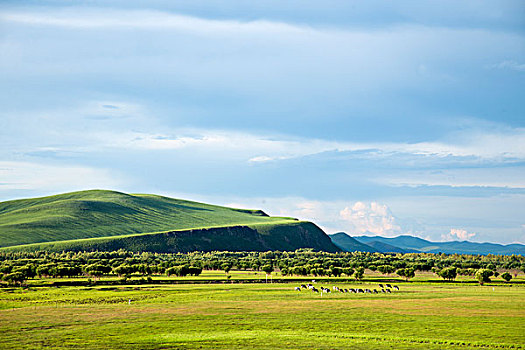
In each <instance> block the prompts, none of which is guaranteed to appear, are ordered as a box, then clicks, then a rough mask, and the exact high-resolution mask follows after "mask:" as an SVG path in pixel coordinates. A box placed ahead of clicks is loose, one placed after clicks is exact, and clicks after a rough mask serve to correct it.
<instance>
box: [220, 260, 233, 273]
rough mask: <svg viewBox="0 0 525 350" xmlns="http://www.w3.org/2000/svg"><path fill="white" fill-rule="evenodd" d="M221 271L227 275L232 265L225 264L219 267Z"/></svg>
mask: <svg viewBox="0 0 525 350" xmlns="http://www.w3.org/2000/svg"><path fill="white" fill-rule="evenodd" d="M221 269H222V270H224V272H225V273H228V272H230V270H231V269H232V264H230V263H229V262H226V263H224V264H222V265H221Z"/></svg>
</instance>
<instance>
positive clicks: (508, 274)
mask: <svg viewBox="0 0 525 350" xmlns="http://www.w3.org/2000/svg"><path fill="white" fill-rule="evenodd" d="M501 278H503V279H504V280H505V281H506V282H509V281H510V280H511V279H512V275H511V274H510V273H508V272H504V273H502V274H501Z"/></svg>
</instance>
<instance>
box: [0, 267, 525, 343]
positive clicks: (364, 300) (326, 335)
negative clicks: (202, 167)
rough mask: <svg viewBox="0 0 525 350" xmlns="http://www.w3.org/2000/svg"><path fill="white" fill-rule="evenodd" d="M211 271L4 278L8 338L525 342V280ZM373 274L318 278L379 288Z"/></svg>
mask: <svg viewBox="0 0 525 350" xmlns="http://www.w3.org/2000/svg"><path fill="white" fill-rule="evenodd" d="M263 275H264V274H263ZM203 277H207V278H208V283H204V284H191V283H182V284H169V285H155V284H150V285H119V286H97V285H95V286H91V287H78V286H77V287H60V288H58V287H36V285H37V284H30V286H29V287H28V288H25V289H22V288H3V289H1V290H0V330H1V333H0V348H2V349H39V348H54V349H68V348H82V349H108V348H126V349H171V348H175V349H200V348H211V349H236V348H253V349H276V348H291V349H348V348H353V349H393V348H395V349H444V348H447V349H471V348H472V349H479V348H483V349H492V348H516V349H522V348H525V326H524V325H525V285H523V284H521V283H513V284H504V283H495V284H489V285H484V286H479V285H475V284H465V283H437V282H428V281H418V282H410V283H404V282H396V284H397V285H398V286H399V287H400V291H396V292H393V293H392V294H382V293H380V294H341V293H329V294H326V293H325V294H323V295H322V296H321V295H320V294H315V293H313V292H311V291H306V290H302V291H300V292H298V291H295V290H294V287H295V286H298V285H299V283H295V282H291V283H239V282H240V281H238V280H237V281H224V280H221V279H222V275H221V274H217V275H216V276H215V278H216V279H214V278H212V276H211V275H208V276H206V275H204V276H203ZM245 277H247V276H243V275H241V274H240V272H239V274H236V273H234V272H233V271H232V278H233V279H235V278H245ZM251 277H252V278H256V277H262V276H260V275H258V276H255V275H251ZM370 277H371V278H373V276H370ZM367 280H368V281H367V282H354V281H341V280H333V281H328V282H327V281H323V282H320V281H318V282H316V283H315V284H316V286H317V287H319V286H324V287H332V286H334V285H335V286H338V287H342V288H351V287H352V288H355V287H357V288H371V289H373V288H378V286H377V283H376V282H373V281H372V280H370V279H367ZM183 281H184V279H180V281H179V282H183ZM187 281H188V282H189V280H187ZM216 282H220V283H216ZM232 282H235V283H232ZM31 285H32V286H31Z"/></svg>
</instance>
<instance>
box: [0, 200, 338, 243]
mask: <svg viewBox="0 0 525 350" xmlns="http://www.w3.org/2000/svg"><path fill="white" fill-rule="evenodd" d="M211 243H213V244H211ZM0 247H4V248H5V247H16V248H12V249H15V250H42V249H45V250H54V251H62V250H77V251H81V250H116V249H127V250H132V251H155V252H178V251H183V252H184V251H193V250H204V251H206V250H217V249H220V250H295V249H297V248H303V247H310V248H315V249H322V250H326V251H337V250H338V248H336V247H335V246H334V245H333V244H332V242H331V241H330V238H329V237H328V236H327V235H326V234H325V233H324V232H323V231H322V230H321V229H319V228H318V227H317V226H315V225H314V224H312V223H309V222H301V221H298V220H296V219H293V218H283V217H269V216H268V215H266V214H265V213H264V212H262V211H260V210H247V209H235V208H227V207H220V206H214V205H209V204H204V203H197V202H191V201H185V200H180V199H174V198H168V197H162V196H156V195H149V194H134V195H131V194H125V193H120V192H115V191H104V190H91V191H81V192H72V193H66V194H61V195H56V196H49V197H42V198H33V199H22V200H15V201H7V202H1V203H0Z"/></svg>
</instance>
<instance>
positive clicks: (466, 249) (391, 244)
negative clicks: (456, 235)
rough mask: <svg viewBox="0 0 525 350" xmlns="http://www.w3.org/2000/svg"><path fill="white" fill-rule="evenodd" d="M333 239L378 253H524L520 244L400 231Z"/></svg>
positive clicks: (344, 245) (346, 246) (340, 235)
mask: <svg viewBox="0 0 525 350" xmlns="http://www.w3.org/2000/svg"><path fill="white" fill-rule="evenodd" d="M330 238H331V239H332V242H334V244H335V245H337V246H338V247H340V248H341V249H342V250H344V251H356V250H358V251H366V252H381V253H444V254H475V255H487V254H498V255H512V254H517V255H525V245H523V244H508V245H502V244H496V243H477V242H469V241H451V242H431V241H428V240H425V239H422V238H419V237H414V236H409V235H401V236H398V237H393V238H387V237H382V236H353V237H351V236H349V235H348V234H346V233H344V232H338V233H335V234H333V235H330Z"/></svg>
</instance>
